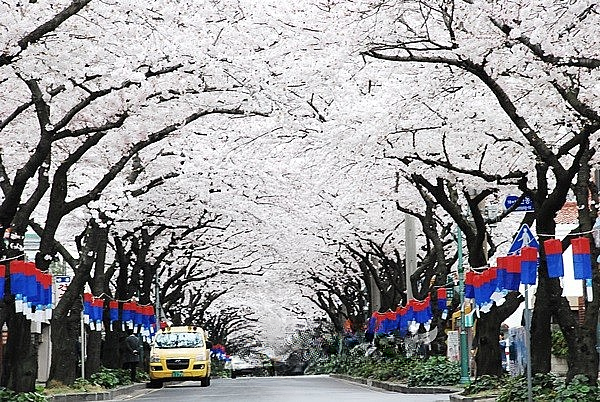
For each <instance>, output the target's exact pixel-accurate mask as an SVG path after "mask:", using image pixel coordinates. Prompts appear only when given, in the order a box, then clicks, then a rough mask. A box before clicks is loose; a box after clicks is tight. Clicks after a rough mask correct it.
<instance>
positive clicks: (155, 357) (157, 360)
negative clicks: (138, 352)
mask: <svg viewBox="0 0 600 402" xmlns="http://www.w3.org/2000/svg"><path fill="white" fill-rule="evenodd" d="M150 363H160V356H158V355H152V356H150Z"/></svg>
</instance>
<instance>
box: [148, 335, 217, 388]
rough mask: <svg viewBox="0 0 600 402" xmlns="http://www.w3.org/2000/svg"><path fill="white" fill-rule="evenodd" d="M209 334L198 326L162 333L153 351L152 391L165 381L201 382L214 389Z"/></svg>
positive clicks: (157, 337) (202, 384)
mask: <svg viewBox="0 0 600 402" xmlns="http://www.w3.org/2000/svg"><path fill="white" fill-rule="evenodd" d="M211 347H212V344H211V343H210V342H208V341H207V339H206V333H205V332H204V330H203V329H202V328H199V327H195V326H186V327H165V328H163V329H161V330H160V331H159V332H158V334H156V337H155V338H154V342H153V343H152V348H151V350H150V363H149V364H150V367H149V375H150V387H153V388H159V387H161V386H162V384H163V382H165V381H187V380H199V381H200V385H201V386H202V387H208V386H209V385H210V348H211Z"/></svg>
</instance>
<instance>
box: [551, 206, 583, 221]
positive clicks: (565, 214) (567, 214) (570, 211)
mask: <svg viewBox="0 0 600 402" xmlns="http://www.w3.org/2000/svg"><path fill="white" fill-rule="evenodd" d="M577 217H578V210H577V202H575V201H567V202H565V205H563V207H562V209H561V210H560V211H558V213H557V214H556V217H555V218H554V221H555V222H556V224H558V225H560V224H567V225H568V224H575V225H576V224H577V223H579V222H578V220H577Z"/></svg>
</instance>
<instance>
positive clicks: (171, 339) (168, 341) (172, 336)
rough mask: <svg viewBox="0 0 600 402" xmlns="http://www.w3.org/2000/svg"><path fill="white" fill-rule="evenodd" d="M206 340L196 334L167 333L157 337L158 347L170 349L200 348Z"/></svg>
mask: <svg viewBox="0 0 600 402" xmlns="http://www.w3.org/2000/svg"><path fill="white" fill-rule="evenodd" d="M202 346H204V340H203V339H202V336H200V334H197V333H194V332H165V333H159V334H158V335H156V347H157V348H161V349H170V348H200V347H202Z"/></svg>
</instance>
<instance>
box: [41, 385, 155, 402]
mask: <svg viewBox="0 0 600 402" xmlns="http://www.w3.org/2000/svg"><path fill="white" fill-rule="evenodd" d="M141 389H146V383H145V382H143V383H136V384H131V385H125V386H123V387H119V388H115V389H110V390H106V391H101V392H81V393H76V394H56V395H53V396H49V397H47V398H46V401H47V402H79V401H108V400H111V399H115V398H116V397H117V396H121V395H127V394H131V393H133V392H135V391H139V390H141Z"/></svg>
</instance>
